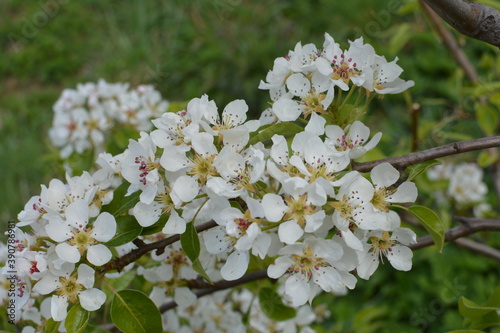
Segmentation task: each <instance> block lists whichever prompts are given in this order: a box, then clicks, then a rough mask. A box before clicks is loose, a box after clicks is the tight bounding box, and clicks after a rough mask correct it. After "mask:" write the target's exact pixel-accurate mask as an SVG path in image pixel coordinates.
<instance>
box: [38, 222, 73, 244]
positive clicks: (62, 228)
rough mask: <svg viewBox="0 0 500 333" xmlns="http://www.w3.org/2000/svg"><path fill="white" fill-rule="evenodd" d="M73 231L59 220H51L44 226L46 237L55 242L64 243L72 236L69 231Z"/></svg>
mask: <svg viewBox="0 0 500 333" xmlns="http://www.w3.org/2000/svg"><path fill="white" fill-rule="evenodd" d="M72 230H74V229H73V228H72V227H70V226H69V225H68V224H67V223H65V222H63V221H62V220H61V219H55V218H54V219H52V220H51V221H50V222H49V223H48V224H47V225H46V226H45V231H46V232H47V235H48V236H49V237H50V238H52V239H53V240H55V241H56V242H64V241H65V240H67V239H68V238H70V237H71V236H72V233H71V231H72Z"/></svg>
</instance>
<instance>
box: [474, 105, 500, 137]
mask: <svg viewBox="0 0 500 333" xmlns="http://www.w3.org/2000/svg"><path fill="white" fill-rule="evenodd" d="M476 118H477V122H478V124H479V126H480V127H481V129H482V130H483V132H484V133H486V135H490V136H491V135H495V132H496V129H497V127H498V122H499V119H500V110H498V109H494V108H493V107H492V106H491V105H488V104H482V103H476Z"/></svg>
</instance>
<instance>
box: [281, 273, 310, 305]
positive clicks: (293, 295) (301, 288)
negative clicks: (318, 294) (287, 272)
mask: <svg viewBox="0 0 500 333" xmlns="http://www.w3.org/2000/svg"><path fill="white" fill-rule="evenodd" d="M285 293H286V295H287V296H288V297H289V298H290V300H291V301H292V305H293V306H294V307H298V306H301V305H304V304H305V303H306V302H307V301H308V300H309V297H310V296H311V295H310V294H311V288H310V286H309V283H308V282H307V280H306V279H303V278H302V276H300V275H299V274H294V275H292V276H290V277H289V278H288V279H287V280H286V282H285Z"/></svg>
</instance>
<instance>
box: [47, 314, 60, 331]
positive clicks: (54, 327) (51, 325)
mask: <svg viewBox="0 0 500 333" xmlns="http://www.w3.org/2000/svg"><path fill="white" fill-rule="evenodd" d="M60 324H61V322H60V321H55V320H54V319H52V318H50V319H49V320H47V321H46V322H45V330H44V332H45V333H58V332H59V325H60Z"/></svg>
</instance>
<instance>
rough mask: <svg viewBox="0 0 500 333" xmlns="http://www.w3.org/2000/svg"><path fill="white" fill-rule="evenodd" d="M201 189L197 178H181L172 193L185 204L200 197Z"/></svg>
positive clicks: (176, 182)
mask: <svg viewBox="0 0 500 333" xmlns="http://www.w3.org/2000/svg"><path fill="white" fill-rule="evenodd" d="M198 191H199V187H198V182H197V181H196V179H195V178H193V177H190V176H180V177H179V178H177V180H176V181H175V183H174V186H173V187H172V193H173V194H175V195H176V196H177V197H179V199H181V200H182V201H183V202H189V201H191V200H193V199H194V198H195V197H196V196H197V195H198Z"/></svg>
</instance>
